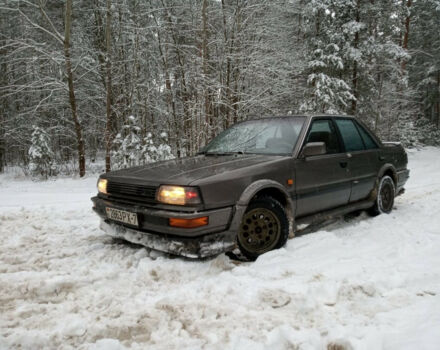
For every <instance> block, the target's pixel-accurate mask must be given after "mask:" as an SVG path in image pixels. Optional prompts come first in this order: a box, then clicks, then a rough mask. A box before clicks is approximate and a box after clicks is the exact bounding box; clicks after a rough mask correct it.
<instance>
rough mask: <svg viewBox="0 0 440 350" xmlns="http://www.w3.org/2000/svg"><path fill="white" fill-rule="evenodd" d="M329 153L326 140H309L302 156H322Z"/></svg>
mask: <svg viewBox="0 0 440 350" xmlns="http://www.w3.org/2000/svg"><path fill="white" fill-rule="evenodd" d="M326 153H327V147H325V143H324V142H307V143H306V145H305V146H304V148H303V150H302V152H301V156H302V157H303V158H307V157H311V156H320V155H322V154H326Z"/></svg>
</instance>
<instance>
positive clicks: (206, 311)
mask: <svg viewBox="0 0 440 350" xmlns="http://www.w3.org/2000/svg"><path fill="white" fill-rule="evenodd" d="M409 157H410V169H411V178H410V180H409V183H408V185H407V192H406V194H405V195H403V196H401V197H399V198H398V199H397V200H396V207H395V210H394V211H393V212H392V213H391V214H390V215H382V216H379V217H376V218H369V217H367V216H366V215H361V216H360V217H358V218H356V219H352V220H350V221H348V222H346V221H343V220H341V221H339V222H337V223H335V224H332V225H330V226H328V227H325V228H324V229H323V230H321V231H319V232H315V233H312V234H308V235H304V236H302V237H298V238H295V239H292V240H290V241H289V242H288V244H287V245H286V247H285V248H283V249H280V250H278V251H273V252H270V253H267V254H265V255H264V256H262V257H260V258H259V259H258V260H257V261H256V262H254V263H236V262H232V261H230V260H229V259H228V258H227V257H226V256H225V255H220V256H218V257H217V258H215V259H211V260H205V261H191V260H185V259H181V258H173V257H168V256H166V255H163V254H161V253H157V252H151V251H148V250H147V249H144V248H142V247H138V246H134V245H130V244H126V243H121V242H114V241H112V240H111V239H110V238H108V237H105V236H104V235H102V233H101V232H100V230H99V228H98V218H97V217H96V216H95V215H94V213H93V212H92V211H91V202H90V200H89V197H90V196H92V195H93V194H94V193H95V184H96V179H94V178H89V179H84V180H79V179H76V180H67V179H63V180H56V181H46V182H32V181H11V180H10V179H7V180H5V179H4V178H2V177H0V198H1V201H0V348H1V349H3V348H19V347H21V348H23V349H36V348H45V347H46V348H62V349H78V348H79V349H126V348H133V349H146V348H148V349H200V348H206V349H240V350H242V349H252V350H255V349H346V350H348V349H439V348H440V332H439V329H440V296H439V295H440V269H439V266H440V254H439V251H440V220H439V217H440V180H439V179H440V162H439V160H440V150H439V149H435V148H427V149H424V150H423V151H420V152H411V153H410V155H409Z"/></svg>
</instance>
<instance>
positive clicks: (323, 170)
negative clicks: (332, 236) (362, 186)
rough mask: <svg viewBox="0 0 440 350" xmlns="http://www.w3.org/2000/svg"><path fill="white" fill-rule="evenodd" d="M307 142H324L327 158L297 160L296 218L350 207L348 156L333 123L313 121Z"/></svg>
mask: <svg viewBox="0 0 440 350" xmlns="http://www.w3.org/2000/svg"><path fill="white" fill-rule="evenodd" d="M307 142H324V143H325V144H326V148H327V154H324V155H318V156H312V157H307V158H302V159H297V160H296V161H295V162H296V164H295V171H296V216H297V217H300V216H305V215H309V214H314V213H317V212H320V211H323V210H326V209H331V208H335V207H338V206H341V205H345V204H347V203H348V200H349V196H350V189H351V182H350V178H349V177H348V161H349V159H348V156H347V154H346V153H344V152H343V147H342V145H341V142H340V139H339V137H338V133H337V131H336V127H335V125H334V124H333V121H332V120H331V119H314V120H313V121H312V124H311V126H310V128H309V131H308V133H307V136H306V138H305V141H304V143H303V147H304V145H305V144H306V143H307Z"/></svg>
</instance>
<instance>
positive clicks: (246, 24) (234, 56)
mask: <svg viewBox="0 0 440 350" xmlns="http://www.w3.org/2000/svg"><path fill="white" fill-rule="evenodd" d="M0 71H1V73H0V171H1V170H3V169H4V168H5V166H20V167H22V168H24V169H29V171H31V172H32V171H33V172H37V173H41V175H43V176H50V175H52V174H56V173H57V172H59V171H63V170H62V169H63V168H60V167H59V165H60V164H73V166H72V167H70V168H69V167H65V169H71V171H75V172H78V171H79V174H80V175H81V176H82V175H84V173H85V171H86V164H90V163H93V162H94V161H96V160H97V159H100V160H101V161H102V162H103V161H104V158H105V168H106V169H107V170H109V169H114V168H117V167H121V166H127V165H134V164H142V163H146V162H150V161H154V160H157V159H167V158H170V157H181V156H185V155H187V154H192V153H194V152H195V151H196V150H197V149H198V148H199V147H200V146H201V145H203V144H205V143H206V142H207V140H209V139H211V138H212V137H213V136H214V135H216V134H217V133H218V132H219V131H221V130H222V129H224V128H226V127H228V126H229V125H231V124H232V123H235V122H237V121H240V120H243V119H247V118H250V117H254V118H258V117H262V116H268V115H283V114H291V113H292V114H298V113H305V112H308V113H321V112H328V113H344V114H352V115H356V116H357V117H358V118H360V119H361V120H363V121H365V122H366V123H367V124H368V125H370V126H371V128H372V129H373V130H375V131H376V132H377V133H378V134H379V135H380V136H381V137H382V138H384V139H387V140H394V141H395V140H399V141H402V142H403V143H404V144H405V145H409V146H410V145H416V144H436V143H437V144H438V143H439V140H440V132H439V126H440V93H439V91H440V0H384V1H377V0H343V1H342V0H339V1H336V0H307V1H305V0H277V1H269V0H249V1H235V0H188V1H170V0H160V1H159V0H158V1H148V0H145V1H144V0H142V1H141V0H130V1H128V0H92V1H90V0H76V1H73V0H66V1H58V0H0ZM131 141H132V142H134V144H133V143H132V142H131ZM124 147H125V148H124ZM127 149H128V153H127V152H125V151H126V150H127ZM124 152H125V153H124ZM42 167H43V168H42ZM103 168H104V166H103ZM60 169H61V170H60Z"/></svg>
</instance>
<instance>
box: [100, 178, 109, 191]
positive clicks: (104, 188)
mask: <svg viewBox="0 0 440 350" xmlns="http://www.w3.org/2000/svg"><path fill="white" fill-rule="evenodd" d="M107 183H108V181H107V179H99V181H98V192H100V193H104V194H108V193H107Z"/></svg>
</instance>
